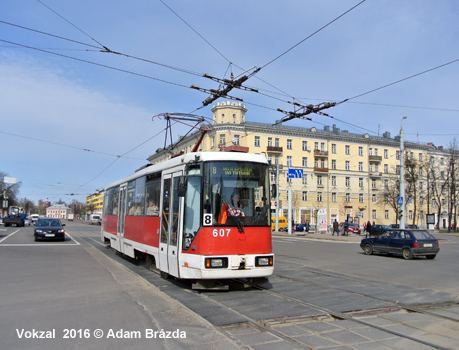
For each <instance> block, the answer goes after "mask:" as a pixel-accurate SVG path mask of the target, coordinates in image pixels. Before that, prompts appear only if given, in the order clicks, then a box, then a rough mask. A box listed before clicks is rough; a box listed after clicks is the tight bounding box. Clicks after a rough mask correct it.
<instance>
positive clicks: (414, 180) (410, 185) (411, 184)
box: [405, 153, 425, 225]
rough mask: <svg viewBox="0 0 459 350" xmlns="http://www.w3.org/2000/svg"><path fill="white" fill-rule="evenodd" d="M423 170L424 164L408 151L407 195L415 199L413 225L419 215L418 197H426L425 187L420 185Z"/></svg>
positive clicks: (406, 160) (406, 169)
mask: <svg viewBox="0 0 459 350" xmlns="http://www.w3.org/2000/svg"><path fill="white" fill-rule="evenodd" d="M422 171H424V170H423V164H422V163H420V162H418V161H416V160H415V159H414V158H412V157H408V153H407V154H406V157H405V184H406V185H405V186H406V187H405V197H406V198H407V199H412V200H413V205H414V208H413V222H412V224H413V225H416V217H417V216H418V215H417V212H418V199H420V198H424V197H425V188H424V187H421V185H420V180H422V179H423V176H421V173H422ZM407 202H408V200H407ZM405 215H406V213H405Z"/></svg>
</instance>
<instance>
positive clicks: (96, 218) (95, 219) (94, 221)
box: [89, 214, 102, 225]
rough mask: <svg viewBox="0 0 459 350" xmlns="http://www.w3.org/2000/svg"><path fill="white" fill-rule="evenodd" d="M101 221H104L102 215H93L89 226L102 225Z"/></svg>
mask: <svg viewBox="0 0 459 350" xmlns="http://www.w3.org/2000/svg"><path fill="white" fill-rule="evenodd" d="M101 219H102V215H100V214H91V216H90V217H89V225H100V224H101Z"/></svg>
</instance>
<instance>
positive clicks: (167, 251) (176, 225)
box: [159, 171, 182, 277]
mask: <svg viewBox="0 0 459 350" xmlns="http://www.w3.org/2000/svg"><path fill="white" fill-rule="evenodd" d="M181 175H182V172H181V171H180V172H175V173H171V174H166V175H164V177H163V186H162V188H163V198H162V201H163V203H162V213H161V236H160V241H159V267H160V269H161V271H164V272H167V273H169V274H170V275H172V276H176V277H180V276H179V275H178V252H179V238H180V237H181V232H179V231H180V228H181V225H180V222H181V204H180V203H181V198H180V197H179V196H178V193H177V187H178V184H179V181H180V177H179V176H181Z"/></svg>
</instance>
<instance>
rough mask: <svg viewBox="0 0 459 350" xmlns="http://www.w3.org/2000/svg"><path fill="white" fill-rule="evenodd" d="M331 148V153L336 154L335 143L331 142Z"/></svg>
mask: <svg viewBox="0 0 459 350" xmlns="http://www.w3.org/2000/svg"><path fill="white" fill-rule="evenodd" d="M331 148H332V153H333V154H336V143H332V146H331Z"/></svg>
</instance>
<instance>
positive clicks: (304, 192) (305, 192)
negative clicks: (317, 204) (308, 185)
mask: <svg viewBox="0 0 459 350" xmlns="http://www.w3.org/2000/svg"><path fill="white" fill-rule="evenodd" d="M307 201H308V191H303V202H307Z"/></svg>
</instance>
